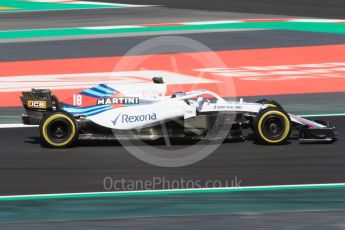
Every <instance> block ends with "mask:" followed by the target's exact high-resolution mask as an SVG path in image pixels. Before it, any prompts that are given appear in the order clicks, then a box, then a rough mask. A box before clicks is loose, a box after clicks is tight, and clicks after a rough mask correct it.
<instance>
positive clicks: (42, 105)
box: [28, 101, 47, 109]
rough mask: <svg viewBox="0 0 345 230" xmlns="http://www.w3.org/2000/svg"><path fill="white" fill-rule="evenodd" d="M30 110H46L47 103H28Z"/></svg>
mask: <svg viewBox="0 0 345 230" xmlns="http://www.w3.org/2000/svg"><path fill="white" fill-rule="evenodd" d="M28 108H33V109H46V108H47V102H46V101H28Z"/></svg>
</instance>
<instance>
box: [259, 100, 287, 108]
mask: <svg viewBox="0 0 345 230" xmlns="http://www.w3.org/2000/svg"><path fill="white" fill-rule="evenodd" d="M256 103H259V104H263V105H266V106H267V107H273V108H278V109H283V106H281V105H280V104H279V103H278V102H276V101H274V100H271V99H262V100H259V101H257V102H256Z"/></svg>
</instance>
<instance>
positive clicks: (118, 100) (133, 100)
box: [97, 97, 139, 105]
mask: <svg viewBox="0 0 345 230" xmlns="http://www.w3.org/2000/svg"><path fill="white" fill-rule="evenodd" d="M111 104H139V97H108V98H102V99H98V101H97V105H111Z"/></svg>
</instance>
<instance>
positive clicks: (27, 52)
mask: <svg viewBox="0 0 345 230" xmlns="http://www.w3.org/2000/svg"><path fill="white" fill-rule="evenodd" d="M163 35H164V34H163ZM166 36H183V37H187V38H191V39H194V40H196V41H198V42H201V43H202V44H204V45H205V46H207V47H208V48H210V49H211V50H213V51H220V50H243V49H258V48H275V47H296V46H314V45H330V44H343V43H345V35H338V34H327V33H306V32H297V31H280V30H272V31H261V30H254V31H232V32H229V31H224V32H214V31H212V32H200V33H195V32H193V33H190V34H183V33H181V32H175V33H174V34H168V35H166ZM154 37H155V36H152V35H151V36H148V35H147V36H140V35H137V36H135V37H116V38H96V39H81V40H80V39H78V40H63V41H42V42H22V43H4V44H0V54H1V55H0V61H19V60H39V59H64V58H82V57H105V56H121V55H125V54H126V53H127V52H128V51H129V50H130V49H131V48H133V47H134V46H136V45H138V44H140V43H141V42H143V41H146V40H149V39H151V38H154ZM200 51H204V50H200ZM152 52H156V51H155V50H153V51H151V53H150V52H149V53H143V54H152ZM175 52H176V53H179V52H190V50H186V48H185V47H176V51H175Z"/></svg>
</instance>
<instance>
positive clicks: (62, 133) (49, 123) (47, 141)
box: [40, 111, 79, 148]
mask: <svg viewBox="0 0 345 230" xmlns="http://www.w3.org/2000/svg"><path fill="white" fill-rule="evenodd" d="M40 135H41V143H42V145H43V146H45V147H49V148H67V147H70V146H71V145H73V144H74V143H75V142H76V141H77V140H78V136H79V130H78V124H77V121H76V120H75V118H74V117H73V116H72V115H71V114H69V113H67V112H65V111H54V112H51V113H48V114H46V115H45V116H44V117H43V119H42V121H41V123H40Z"/></svg>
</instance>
